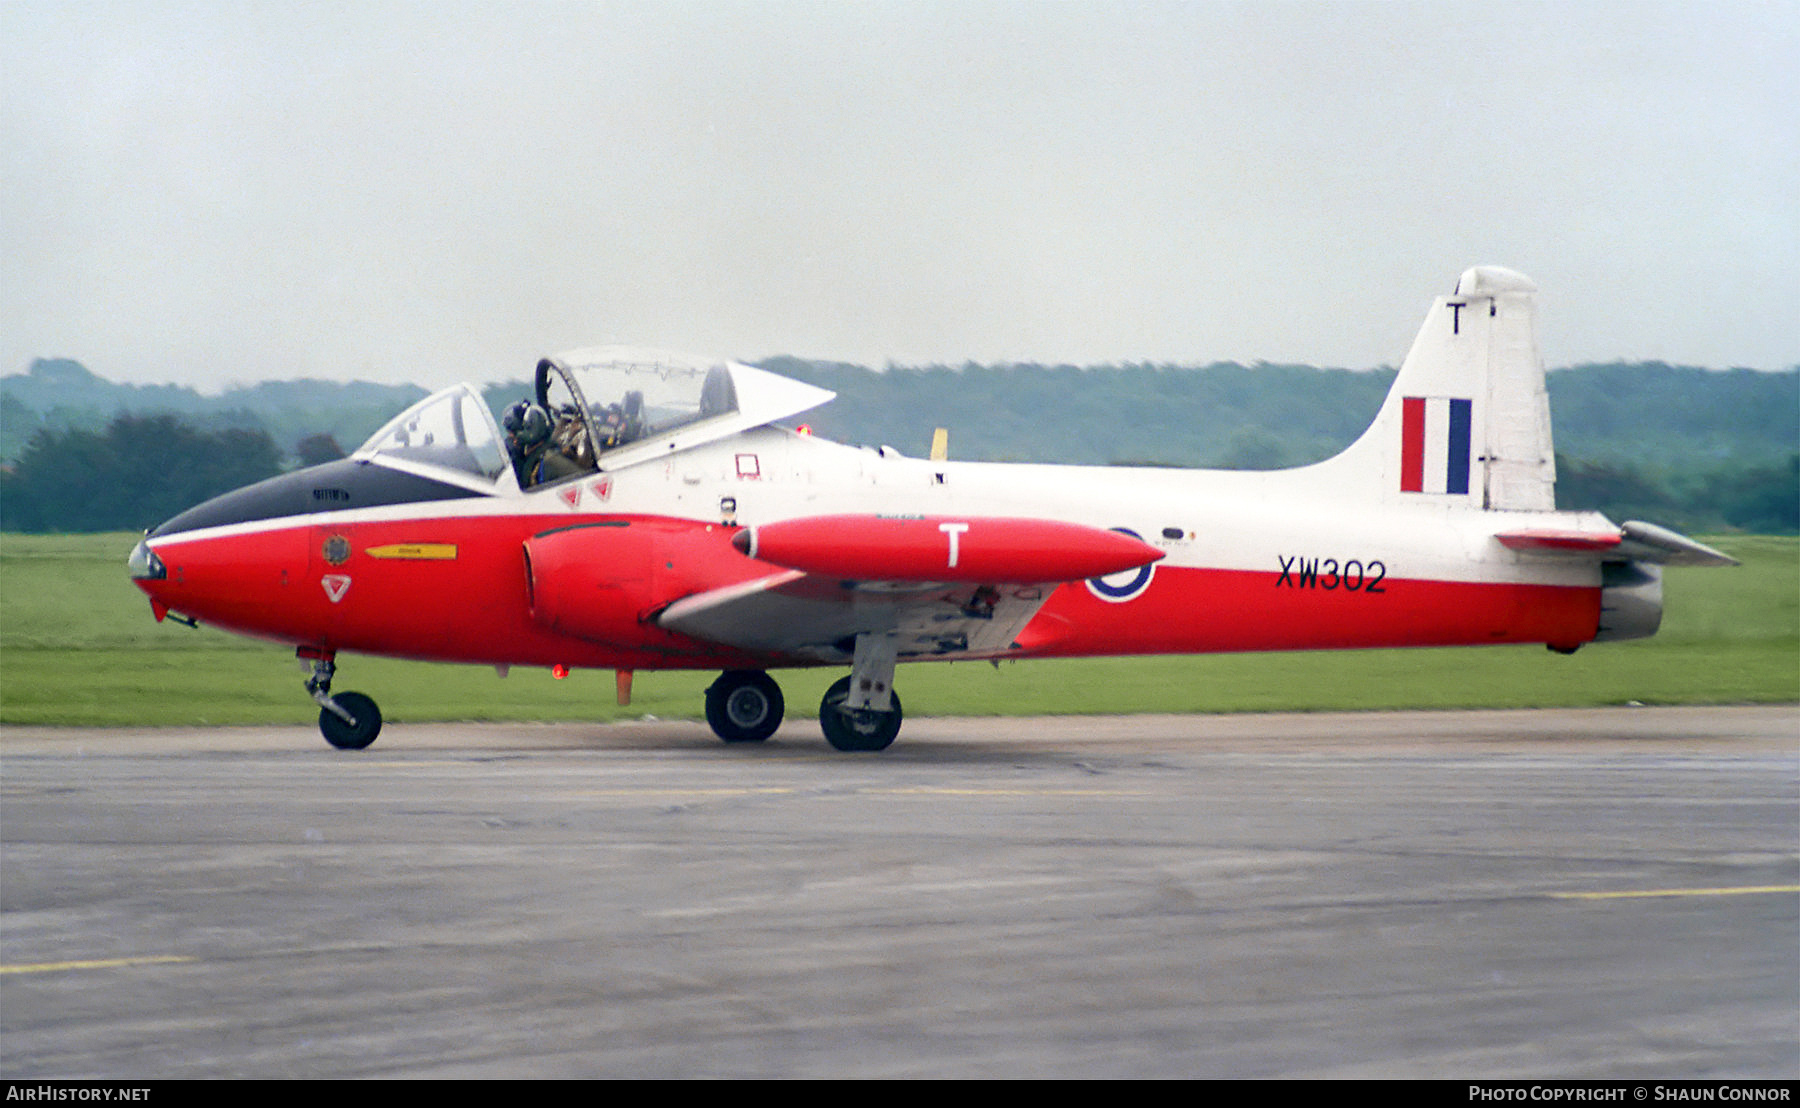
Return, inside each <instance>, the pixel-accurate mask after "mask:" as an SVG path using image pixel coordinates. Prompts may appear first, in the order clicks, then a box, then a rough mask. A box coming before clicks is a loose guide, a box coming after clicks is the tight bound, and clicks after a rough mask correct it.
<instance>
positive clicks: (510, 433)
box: [500, 400, 581, 489]
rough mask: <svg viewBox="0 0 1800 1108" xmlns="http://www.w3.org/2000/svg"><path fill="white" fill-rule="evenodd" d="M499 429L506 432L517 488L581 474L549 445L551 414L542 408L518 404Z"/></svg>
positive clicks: (502, 418) (572, 462)
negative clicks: (517, 482)
mask: <svg viewBox="0 0 1800 1108" xmlns="http://www.w3.org/2000/svg"><path fill="white" fill-rule="evenodd" d="M500 426H501V427H502V428H504V429H505V431H506V450H507V453H509V454H511V455H512V464H513V473H514V474H516V475H517V476H518V478H519V487H520V488H522V489H528V488H530V487H531V486H533V485H541V484H543V483H544V482H546V481H554V480H556V479H558V478H560V477H567V476H569V475H570V474H574V473H580V472H581V467H580V466H579V465H577V464H576V463H575V462H574V461H573V460H571V459H570V458H569V457H568V456H567V455H565V454H564V453H563V452H562V451H560V450H558V449H556V448H555V446H554V445H552V444H551V442H550V413H549V412H546V411H545V410H544V409H543V407H542V405H538V404H533V403H532V402H531V401H529V400H521V401H519V402H518V403H517V404H514V405H513V406H512V407H510V408H508V409H506V412H505V414H504V415H502V416H501V417H500Z"/></svg>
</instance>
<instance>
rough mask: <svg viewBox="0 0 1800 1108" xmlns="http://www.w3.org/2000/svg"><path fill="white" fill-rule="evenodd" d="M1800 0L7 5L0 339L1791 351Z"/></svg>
mask: <svg viewBox="0 0 1800 1108" xmlns="http://www.w3.org/2000/svg"><path fill="white" fill-rule="evenodd" d="M1797 59H1800V3H1796V2H1795V0H1776V2H1766V3H1752V2H1744V0H1739V2H1725V3H1717V2H1712V3H1646V2H1639V0H1629V2H1626V0H1589V2H1579V0H1578V2H1574V3H1518V2H1513V0H1484V2H1479V3H1458V2H1429V3H1403V2H1392V3H1372V2H1358V3H1350V2H1326V0H1294V2H1286V3H1277V2H1269V0H1259V2H1253V3H1223V2H1210V0H1200V2H1194V3H1155V2H1133V3H1125V2H1119V0H1111V2H1104V3H1102V2H1082V0H1066V2H1056V3H1052V2H1044V0H1037V2H1018V3H1009V2H991V3H984V2H972V0H954V2H946V3H934V2H926V0H891V2H883V0H829V2H824V3H804V2H798V0H767V2H743V3H727V2H722V0H700V2H693V3H672V2H666V3H665V2H655V0H630V2H626V3H598V2H579V3H553V2H549V0H512V2H464V3H456V2H441V0H438V2H430V3H395V2H393V0H373V2H371V0H357V2H356V3H347V4H338V3H324V2H318V0H307V2H304V3H258V2H253V0H252V2H246V0H230V2H222V3H205V2H197V3H181V2H170V0H157V2H143V0H123V2H112V3H79V2H70V0H56V2H48V3H46V2H38V0H0V373H15V372H21V371H23V370H24V369H25V368H26V367H27V366H28V365H29V363H30V361H31V360H32V359H33V358H35V357H51V356H60V357H70V358H76V359H78V360H80V361H82V362H83V363H85V364H86V365H87V366H88V367H89V368H90V369H92V370H94V371H95V372H97V373H100V374H102V375H103V376H106V377H110V378H113V379H116V380H126V381H138V382H149V381H174V382H178V383H183V384H192V385H197V386H200V387H202V388H216V387H219V386H222V385H224V384H226V383H227V382H231V381H251V380H256V379H259V378H265V377H296V376H316V377H327V378H338V379H347V378H352V377H361V378H365V379H371V380H378V381H388V382H397V381H412V382H416V383H419V384H424V385H438V384H447V383H451V382H454V381H457V380H462V379H471V380H476V381H488V380H501V379H506V378H516V377H522V376H524V375H525V373H526V372H528V370H529V368H530V366H531V365H532V364H534V363H535V361H536V359H537V357H538V356H540V355H542V354H545V353H551V352H555V351H559V350H564V349H568V348H571V347H576V346H585V345H590V344H593V343H598V342H632V343H644V344H650V345H662V346H671V347H675V348H678V349H686V350H693V351H696V352H703V353H707V354H719V355H729V356H734V357H739V358H745V359H758V358H762V357H765V356H767V355H771V354H779V353H791V354H798V355H801V356H805V357H816V358H832V359H841V360H846V361H855V362H861V363H863V364H866V365H874V366H880V365H884V364H886V363H888V362H895V363H899V364H920V363H926V362H947V363H951V364H959V363H961V362H963V361H965V360H975V361H981V362H991V361H997V360H1035V361H1044V362H1074V363H1077V364H1089V363H1102V362H1118V361H1128V360H1130V361H1136V360H1144V359H1149V360H1154V361H1174V362H1183V363H1204V362H1210V361H1214V360H1222V359H1231V360H1238V361H1246V362H1248V361H1255V360H1259V359H1260V360H1267V361H1275V362H1281V361H1291V362H1305V363H1312V364H1319V365H1336V366H1350V367H1358V368H1360V367H1367V366H1375V365H1381V364H1397V363H1398V361H1399V360H1400V358H1401V357H1402V356H1403V355H1404V353H1405V351H1406V348H1407V346H1408V344H1409V343H1410V342H1411V339H1412V336H1413V333H1414V331H1415V330H1416V329H1417V327H1418V325H1419V321H1420V319H1421V317H1422V316H1423V314H1424V311H1425V309H1426V307H1427V305H1428V304H1429V303H1430V300H1431V298H1432V297H1433V296H1435V295H1437V294H1439V293H1441V292H1444V291H1447V290H1448V289H1449V287H1450V286H1451V284H1452V282H1453V281H1454V280H1455V278H1456V275H1457V273H1458V272H1460V271H1461V270H1462V269H1463V268H1464V267H1466V266H1468V265H1471V264H1476V263H1494V264H1500V265H1507V266H1511V267H1513V268H1515V269H1519V270H1522V271H1523V272H1525V273H1527V274H1529V275H1530V276H1531V277H1532V278H1533V279H1534V280H1536V281H1537V283H1538V285H1539V287H1540V289H1541V290H1542V291H1541V293H1540V304H1541V315H1540V319H1541V338H1542V346H1543V349H1544V354H1545V359H1546V361H1547V362H1549V364H1550V365H1552V366H1557V365H1567V364H1572V363H1577V362H1583V361H1610V360H1614V359H1630V360H1638V359H1660V360H1664V361H1669V362H1676V363H1684V364H1693V365H1706V366H1715V367H1724V366H1737V365H1745V366H1753V367H1757V368H1765V369H1770V368H1783V367H1786V366H1789V365H1793V364H1795V363H1796V362H1800V305H1797V301H1800V78H1797V77H1796V72H1800V61H1797Z"/></svg>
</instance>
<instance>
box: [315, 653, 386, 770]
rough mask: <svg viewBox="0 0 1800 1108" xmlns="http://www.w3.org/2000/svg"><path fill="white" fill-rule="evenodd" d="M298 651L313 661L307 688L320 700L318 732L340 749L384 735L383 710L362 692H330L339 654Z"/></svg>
mask: <svg viewBox="0 0 1800 1108" xmlns="http://www.w3.org/2000/svg"><path fill="white" fill-rule="evenodd" d="M295 653H296V654H297V655H298V656H299V657H300V658H301V659H302V660H306V659H310V660H311V661H312V676H311V677H308V678H307V679H306V691H307V692H309V693H311V694H312V698H313V699H314V700H316V701H318V702H319V732H320V733H321V734H323V735H324V736H325V741H326V742H328V743H330V744H331V745H332V746H335V747H337V748H338V749H339V750H361V749H362V748H363V747H365V746H368V745H369V744H370V743H372V742H374V741H375V736H377V735H379V734H381V709H380V708H377V707H376V706H375V702H374V701H373V700H371V699H369V698H368V697H366V696H364V695H363V694H362V693H359V692H347V693H339V694H337V695H336V696H332V695H331V678H332V676H333V675H334V674H336V673H337V663H336V662H335V661H333V659H334V658H335V657H336V654H335V653H334V652H332V651H321V650H313V649H310V648H308V647H304V646H303V647H301V648H300V649H299V650H297V651H295Z"/></svg>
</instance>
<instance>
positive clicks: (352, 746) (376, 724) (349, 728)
mask: <svg viewBox="0 0 1800 1108" xmlns="http://www.w3.org/2000/svg"><path fill="white" fill-rule="evenodd" d="M332 699H333V700H335V701H337V702H338V707H340V708H342V709H344V711H346V712H349V713H350V714H351V715H352V716H354V717H355V719H356V722H355V723H345V722H344V720H343V718H342V717H340V716H339V715H338V714H337V713H336V712H334V711H332V710H331V709H330V708H320V709H319V731H320V732H321V733H323V734H324V736H325V741H326V742H328V743H330V744H331V745H332V746H335V747H337V748H338V749H339V750H361V749H362V748H363V747H365V746H368V745H369V744H370V743H372V742H374V741H375V736H376V735H379V734H381V709H380V708H377V707H376V706H375V702H374V701H373V700H370V699H369V698H368V697H366V696H364V695H363V694H362V693H359V692H347V693H338V694H337V695H336V696H334V697H332Z"/></svg>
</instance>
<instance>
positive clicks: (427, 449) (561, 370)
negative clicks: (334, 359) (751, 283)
mask: <svg viewBox="0 0 1800 1108" xmlns="http://www.w3.org/2000/svg"><path fill="white" fill-rule="evenodd" d="M534 386H535V393H536V400H537V402H538V403H539V404H542V405H543V406H544V407H545V408H546V409H547V410H548V411H549V413H550V418H551V420H552V423H553V425H554V432H553V440H552V441H553V444H554V447H555V449H556V450H558V451H560V452H561V453H562V454H563V455H564V457H566V458H568V459H569V460H570V461H572V462H573V463H575V468H576V469H577V470H578V471H579V472H591V471H594V470H603V469H604V470H611V469H619V468H622V467H624V466H627V465H631V464H633V463H636V462H638V461H642V460H644V459H645V458H649V457H664V456H667V455H669V454H672V453H674V452H676V451H679V450H686V449H689V448H691V447H695V446H699V445H701V444H703V443H708V442H716V441H717V440H719V439H722V438H724V437H726V436H727V435H731V434H734V433H736V432H738V431H742V430H746V429H748V428H751V427H757V426H761V425H762V424H765V423H770V422H773V421H774V420H778V419H782V418H784V417H786V416H790V415H794V414H796V413H798V412H803V411H806V410H807V409H809V408H814V407H817V406H818V405H820V404H823V403H825V402H826V401H828V400H830V399H831V398H832V397H833V396H834V395H836V394H835V393H831V392H828V391H826V390H825V389H820V388H814V387H813V386H811V385H806V384H802V383H800V382H798V381H790V380H788V379H787V378H785V377H781V376H777V375H776V374H773V373H768V372H765V371H764V370H760V369H756V368H753V367H751V366H747V365H742V364H740V363H737V362H726V361H718V360H714V359H703V358H695V357H691V356H688V355H683V354H674V353H669V352H666V351H650V350H643V349H638V348H631V347H614V346H604V347H591V348H588V349H584V350H576V351H573V352H571V353H568V354H564V355H561V356H560V357H555V358H545V359H544V360H543V361H541V362H539V363H538V366H537V374H536V380H535V381H534ZM352 457H354V458H355V459H356V460H358V461H364V462H369V461H373V462H379V463H380V464H382V465H385V466H388V467H390V468H393V469H399V470H404V471H407V472H412V473H417V474H419V475H421V476H426V475H429V476H432V477H434V478H437V479H440V480H448V481H451V482H453V483H455V484H457V485H461V486H463V487H466V488H470V489H479V490H483V491H492V489H493V485H494V483H495V482H496V481H498V480H499V479H500V478H501V477H502V476H503V475H504V474H505V473H506V472H507V471H508V469H510V468H511V466H512V459H511V458H510V457H509V456H508V454H507V447H506V440H505V438H504V437H503V436H502V435H501V433H500V428H499V425H498V424H497V423H496V422H495V421H494V416H493V413H491V412H490V411H489V410H488V407H487V404H486V403H485V402H484V401H483V400H482V397H481V394H480V392H478V391H477V390H476V389H475V387H474V386H472V385H466V384H464V385H456V386H453V387H451V388H448V389H445V390H443V391H442V392H438V393H434V394H433V395H431V396H428V397H426V398H425V399H424V400H421V401H419V402H418V403H417V404H414V405H413V406H412V407H410V408H408V409H407V410H406V411H404V412H402V413H400V414H399V415H398V416H396V417H394V418H393V419H392V420H390V421H389V422H388V423H387V425H386V426H384V427H382V428H381V430H379V431H377V432H375V434H374V435H372V436H370V437H369V440H368V441H367V442H365V443H363V444H362V446H361V447H359V448H358V449H357V451H356V453H355V454H353V455H352ZM521 480H523V479H521Z"/></svg>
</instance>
